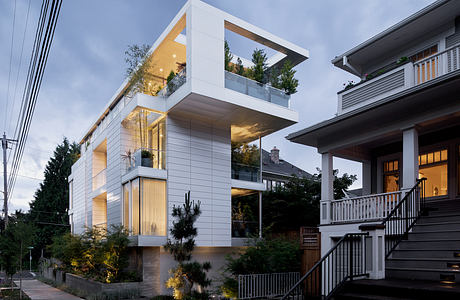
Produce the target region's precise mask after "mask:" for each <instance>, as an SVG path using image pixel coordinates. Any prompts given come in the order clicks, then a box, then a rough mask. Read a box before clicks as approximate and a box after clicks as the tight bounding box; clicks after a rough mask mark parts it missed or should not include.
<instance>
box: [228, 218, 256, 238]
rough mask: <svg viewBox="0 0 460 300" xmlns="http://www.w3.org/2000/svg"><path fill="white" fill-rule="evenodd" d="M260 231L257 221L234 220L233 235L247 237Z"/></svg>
mask: <svg viewBox="0 0 460 300" xmlns="http://www.w3.org/2000/svg"><path fill="white" fill-rule="evenodd" d="M258 232H259V223H258V222H257V221H240V220H232V237H234V238H247V237H253V236H256V235H257V234H258Z"/></svg>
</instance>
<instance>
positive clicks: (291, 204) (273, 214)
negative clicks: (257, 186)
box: [262, 170, 356, 233]
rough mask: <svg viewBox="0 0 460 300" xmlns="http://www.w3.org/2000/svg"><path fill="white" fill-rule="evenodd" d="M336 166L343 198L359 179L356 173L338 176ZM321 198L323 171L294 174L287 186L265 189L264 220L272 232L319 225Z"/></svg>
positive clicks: (336, 193)
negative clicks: (310, 175)
mask: <svg viewBox="0 0 460 300" xmlns="http://www.w3.org/2000/svg"><path fill="white" fill-rule="evenodd" d="M337 174H338V170H334V197H335V199H340V198H342V197H343V196H344V194H343V190H347V189H348V188H349V187H350V186H351V185H352V184H353V182H354V181H355V180H356V175H348V174H346V173H345V174H343V175H342V176H341V177H338V176H337ZM320 198H321V174H319V175H313V176H312V177H311V178H298V177H293V178H292V179H291V180H290V181H289V182H287V183H286V184H285V185H284V187H282V188H281V187H280V188H276V189H275V190H273V191H268V192H264V195H263V199H264V200H263V202H262V205H263V211H264V214H263V220H262V221H263V224H264V227H265V230H266V231H268V232H275V233H276V232H285V231H289V230H299V227H301V226H316V225H318V223H319V201H320Z"/></svg>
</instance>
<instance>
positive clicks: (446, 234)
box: [408, 230, 460, 241]
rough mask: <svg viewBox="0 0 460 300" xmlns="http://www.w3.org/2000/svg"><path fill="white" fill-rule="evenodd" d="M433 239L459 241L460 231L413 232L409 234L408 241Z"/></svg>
mask: <svg viewBox="0 0 460 300" xmlns="http://www.w3.org/2000/svg"><path fill="white" fill-rule="evenodd" d="M431 239H459V240H460V231H458V230H431V231H429V230H425V231H415V230H414V231H413V232H411V233H409V235H408V240H409V241H412V240H431Z"/></svg>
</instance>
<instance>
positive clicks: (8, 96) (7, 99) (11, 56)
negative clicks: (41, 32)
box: [3, 0, 17, 131]
mask: <svg viewBox="0 0 460 300" xmlns="http://www.w3.org/2000/svg"><path fill="white" fill-rule="evenodd" d="M16 3H17V0H14V11H13V30H12V31H11V48H10V69H9V71H8V87H7V90H6V91H7V92H6V107H5V120H4V125H3V128H4V131H5V130H6V124H7V123H6V119H7V118H8V104H9V102H10V79H11V63H12V61H13V45H14V25H15V23H16Z"/></svg>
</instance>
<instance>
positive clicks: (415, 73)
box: [287, 0, 460, 299]
mask: <svg viewBox="0 0 460 300" xmlns="http://www.w3.org/2000/svg"><path fill="white" fill-rule="evenodd" d="M332 63H333V64H334V66H336V67H337V68H340V69H342V70H344V71H346V72H348V73H350V74H353V75H355V76H357V77H358V80H357V83H351V84H348V85H347V86H346V87H345V88H344V89H343V90H341V91H339V92H338V93H337V98H338V99H337V114H336V116H335V117H333V118H332V119H329V120H325V121H323V122H320V123H318V124H315V125H313V126H311V127H308V128H305V129H303V130H300V131H298V132H294V133H292V134H289V135H288V137H287V139H289V140H290V141H292V142H295V143H299V144H304V145H307V146H310V147H315V148H316V149H317V150H318V152H319V153H320V154H321V156H322V165H321V169H322V178H321V180H322V181H321V183H322V190H321V203H320V205H321V214H320V220H321V224H320V232H321V235H322V236H321V239H322V241H321V245H322V254H323V255H331V253H330V251H332V252H334V251H336V250H337V249H334V247H336V246H337V245H338V244H339V242H338V241H339V240H340V239H341V238H343V237H344V236H345V235H346V234H348V233H351V234H356V233H360V234H361V233H364V234H369V236H370V235H371V232H368V231H367V229H368V228H366V227H363V225H369V224H379V226H377V227H379V228H374V229H376V230H377V231H381V232H383V236H382V235H381V236H380V237H379V239H378V241H377V242H378V243H376V244H373V245H374V247H373V248H372V247H370V245H368V246H369V247H367V251H368V250H369V249H372V251H370V252H368V253H367V254H366V255H365V256H366V257H367V258H366V259H368V260H369V261H367V260H366V262H367V263H368V265H367V268H370V269H372V267H369V265H372V263H371V262H372V260H373V259H374V257H378V260H377V261H375V263H376V264H378V270H377V271H378V272H374V273H372V272H369V270H364V272H363V274H367V276H369V277H371V278H372V277H374V278H387V279H388V278H398V279H423V280H433V281H438V282H439V281H443V282H460V274H458V272H459V260H458V257H459V255H457V252H456V251H458V250H460V226H459V225H460V209H459V208H460V206H459V205H458V203H459V201H460V1H455V0H453V1H449V0H439V1H435V2H433V3H432V4H431V5H429V6H427V7H425V8H424V9H422V10H420V11H418V12H417V13H415V14H413V15H411V16H409V17H407V18H406V19H404V20H402V21H401V22H399V23H397V24H395V25H394V26H392V27H390V28H388V29H387V30H385V31H383V32H381V33H379V34H377V35H376V36H374V37H372V38H370V39H369V40H367V41H364V42H363V43H361V44H359V45H358V46H356V47H354V48H352V49H350V50H348V51H346V52H345V53H343V54H341V55H338V56H336V57H335V58H334V59H333V60H332ZM334 157H340V158H343V159H347V160H351V161H355V162H359V163H361V164H362V196H361V197H355V198H346V199H334V194H333V185H332V183H333V158H334ZM422 178H426V179H425V180H424V181H421V179H422ZM424 201H426V202H424ZM408 216H409V217H408ZM402 220H404V224H403V223H401V222H402ZM381 225H383V226H381ZM395 226H401V228H400V231H398V233H397V234H395V230H396V229H395ZM383 227H385V229H383ZM397 235H399V237H398V238H396V236H397ZM369 236H367V237H369ZM355 238H356V237H355ZM384 238H386V243H387V247H385V243H384V241H383V239H384ZM399 238H402V241H399V240H398V241H396V242H395V239H399ZM392 241H393V244H391V245H390V246H388V243H391V242H392ZM384 247H385V249H384ZM388 247H389V248H388ZM350 249H351V248H350ZM383 254H385V256H384V257H383V258H382V255H383ZM344 255H345V256H347V255H348V254H347V253H342V256H344ZM330 264H331V265H330V266H331V268H332V269H334V268H339V267H340V266H335V267H332V261H331V262H330ZM373 267H374V268H375V267H376V266H375V265H374V266H373ZM323 270H324V269H323ZM334 270H335V269H334ZM374 271H376V270H374ZM352 275H353V274H352ZM340 276H342V277H340ZM347 276H348V277H349V276H350V274H348V275H344V274H342V275H339V279H340V278H344V277H347ZM355 276H356V274H355ZM348 279H350V278H348ZM325 280H326V279H325V278H323V281H322V283H323V284H326V282H325ZM338 281H340V280H338ZM338 281H337V278H336V279H335V281H334V280H333V282H332V283H331V282H329V283H331V285H332V286H333V287H334V286H337V285H339V282H338ZM324 291H325V290H324V288H323V295H327V294H328V293H329V292H331V288H329V290H327V291H326V292H324ZM457 296H458V295H457ZM441 298H442V297H441ZM344 299H345V298H344ZM346 299H348V298H346ZM350 299H351V298H350ZM360 299H364V298H360ZM366 299H367V298H366ZM369 299H371V298H369ZM414 299H415V298H414ZM449 299H450V298H449Z"/></svg>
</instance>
